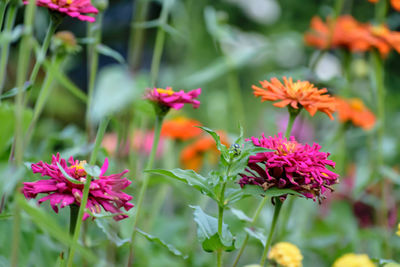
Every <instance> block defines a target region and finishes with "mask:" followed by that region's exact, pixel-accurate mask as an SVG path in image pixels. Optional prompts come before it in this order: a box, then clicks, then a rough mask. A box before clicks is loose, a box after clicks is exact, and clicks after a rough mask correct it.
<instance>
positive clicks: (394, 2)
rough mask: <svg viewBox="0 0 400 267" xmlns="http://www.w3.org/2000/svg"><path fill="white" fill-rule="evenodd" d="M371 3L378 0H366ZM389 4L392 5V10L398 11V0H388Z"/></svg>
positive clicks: (399, 8)
mask: <svg viewBox="0 0 400 267" xmlns="http://www.w3.org/2000/svg"><path fill="white" fill-rule="evenodd" d="M368 1H369V2H371V3H374V4H375V3H378V2H379V0H368ZM390 5H391V6H392V7H393V9H394V10H396V11H400V0H390Z"/></svg>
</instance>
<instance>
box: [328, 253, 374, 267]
mask: <svg viewBox="0 0 400 267" xmlns="http://www.w3.org/2000/svg"><path fill="white" fill-rule="evenodd" d="M332 267H376V265H375V264H374V263H373V262H372V261H371V260H370V259H369V257H368V255H366V254H354V253H348V254H344V255H343V256H341V257H340V258H338V259H337V260H336V261H335V262H334V263H333V265H332Z"/></svg>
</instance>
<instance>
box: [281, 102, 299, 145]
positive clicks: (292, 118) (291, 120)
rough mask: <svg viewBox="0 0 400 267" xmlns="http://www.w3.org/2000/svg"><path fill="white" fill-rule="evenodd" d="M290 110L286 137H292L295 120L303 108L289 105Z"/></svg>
mask: <svg viewBox="0 0 400 267" xmlns="http://www.w3.org/2000/svg"><path fill="white" fill-rule="evenodd" d="M288 110H289V120H288V125H287V127H286V132H285V137H286V138H290V134H291V132H292V128H293V124H294V121H295V120H296V118H297V115H299V113H300V111H301V108H299V109H294V108H292V107H289V108H288Z"/></svg>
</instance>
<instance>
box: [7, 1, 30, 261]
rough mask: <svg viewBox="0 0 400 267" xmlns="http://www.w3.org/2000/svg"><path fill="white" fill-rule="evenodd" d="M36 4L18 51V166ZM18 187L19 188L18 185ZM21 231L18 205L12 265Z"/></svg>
mask: <svg viewBox="0 0 400 267" xmlns="http://www.w3.org/2000/svg"><path fill="white" fill-rule="evenodd" d="M35 10H36V5H35V1H32V0H31V1H29V3H28V6H27V7H25V14H24V29H25V32H24V35H23V36H22V40H21V43H20V47H19V51H18V53H19V54H18V65H17V66H18V67H17V88H18V92H17V95H16V97H15V134H14V144H15V163H16V165H17V166H21V165H22V162H23V143H24V140H23V127H22V123H23V121H22V120H23V108H24V107H23V86H24V82H25V79H26V75H27V70H28V61H29V57H30V52H31V47H30V46H29V40H30V38H31V34H32V25H33V19H34V17H35ZM13 160H14V157H13V156H12V157H10V161H13ZM16 188H19V187H18V186H16ZM20 232H21V209H20V208H19V206H18V205H17V206H16V207H15V209H14V223H13V238H12V245H11V266H12V267H17V266H18V251H19V239H20Z"/></svg>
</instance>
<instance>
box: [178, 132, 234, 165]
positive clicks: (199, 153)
mask: <svg viewBox="0 0 400 267" xmlns="http://www.w3.org/2000/svg"><path fill="white" fill-rule="evenodd" d="M218 134H219V136H220V138H221V143H223V144H224V145H226V146H228V142H227V137H226V134H225V133H224V132H218ZM206 153H208V154H209V156H210V157H209V160H210V162H212V163H213V162H216V161H217V157H218V155H219V151H218V150H217V146H216V144H215V141H214V139H213V138H212V137H211V136H209V135H203V136H201V137H199V139H197V140H196V141H195V142H194V143H192V144H190V145H188V146H187V147H185V148H184V149H183V150H182V152H181V162H182V165H183V167H184V168H185V169H192V170H194V171H199V170H200V168H201V166H202V165H203V162H204V158H205V155H206Z"/></svg>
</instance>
